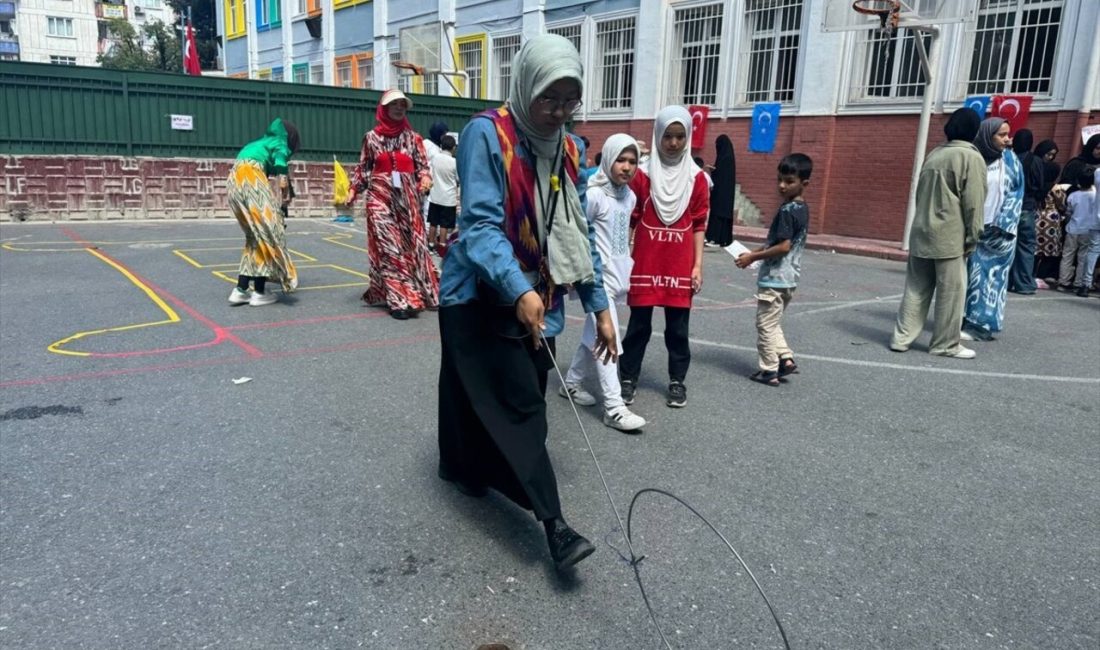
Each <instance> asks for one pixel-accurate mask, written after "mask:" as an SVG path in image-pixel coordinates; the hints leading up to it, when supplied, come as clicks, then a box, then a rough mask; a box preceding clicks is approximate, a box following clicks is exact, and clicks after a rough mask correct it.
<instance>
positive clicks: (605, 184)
mask: <svg viewBox="0 0 1100 650" xmlns="http://www.w3.org/2000/svg"><path fill="white" fill-rule="evenodd" d="M626 149H633V150H634V155H635V156H636V155H638V144H637V143H636V142H635V140H634V136H630V135H627V134H625V133H616V134H615V135H613V136H611V137H610V138H608V139H607V141H606V142H604V143H603V149H602V150H601V151H600V169H599V171H597V172H596V173H595V174H593V175H592V178H590V179H588V187H598V188H600V189H601V190H603V191H604V193H606V194H607V195H608V196H610V197H611V198H613V199H621V198H623V193H624V192H629V191H630V188H629V187H628V186H626V185H616V184H615V183H612V182H611V166H612V165H614V164H615V161H616V160H618V159H619V156H621V155H622V153H623V151H624V150H626Z"/></svg>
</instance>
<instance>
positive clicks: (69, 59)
mask: <svg viewBox="0 0 1100 650" xmlns="http://www.w3.org/2000/svg"><path fill="white" fill-rule="evenodd" d="M50 63H52V64H53V65H76V57H75V56H55V55H53V54H51V55H50Z"/></svg>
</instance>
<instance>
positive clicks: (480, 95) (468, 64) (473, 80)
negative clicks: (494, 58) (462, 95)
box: [458, 39, 485, 99]
mask: <svg viewBox="0 0 1100 650" xmlns="http://www.w3.org/2000/svg"><path fill="white" fill-rule="evenodd" d="M483 45H484V41H483V40H480V39H476V40H470V41H466V42H462V41H461V40H460V41H459V43H458V67H459V68H460V69H462V70H465V71H466V74H467V75H469V81H468V82H467V86H466V96H467V97H469V98H471V99H484V98H485V96H484V85H483V84H484V78H483V75H484V74H485V72H484V69H485V65H484V64H485V61H484V58H485V54H484V51H483V49H482V47H483Z"/></svg>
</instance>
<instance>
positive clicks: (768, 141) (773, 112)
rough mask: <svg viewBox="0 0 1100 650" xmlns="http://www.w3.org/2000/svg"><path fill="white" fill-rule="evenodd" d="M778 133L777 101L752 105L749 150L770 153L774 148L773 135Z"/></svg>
mask: <svg viewBox="0 0 1100 650" xmlns="http://www.w3.org/2000/svg"><path fill="white" fill-rule="evenodd" d="M778 134H779V102H768V103H764V104H757V105H755V106H753V107H752V133H751V134H750V135H749V151H755V152H756V153H771V152H772V151H774V150H775V136H776V135H778Z"/></svg>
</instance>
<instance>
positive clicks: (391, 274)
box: [348, 90, 439, 320]
mask: <svg viewBox="0 0 1100 650" xmlns="http://www.w3.org/2000/svg"><path fill="white" fill-rule="evenodd" d="M411 107H412V102H411V101H409V99H408V98H407V97H405V95H404V93H402V92H401V91H400V90H387V91H386V92H385V93H384V94H383V95H382V99H381V100H380V101H379V102H378V108H377V110H376V111H375V120H376V124H375V127H374V128H373V129H372V130H370V131H367V133H366V135H364V136H363V149H362V152H361V153H360V155H359V164H358V165H357V166H356V167H355V173H354V175H353V177H352V183H351V196H350V197H348V205H351V204H352V203H354V202H355V199H356V197H357V196H358V195H359V194H361V193H363V192H364V191H366V193H367V213H366V220H367V255H368V257H369V259H370V288H369V289H367V291H366V292H365V293H364V294H363V300H364V301H366V302H367V303H368V304H371V305H375V304H382V303H385V305H386V306H387V307H389V310H390V316H393V317H394V318H396V319H398V320H406V319H408V318H409V317H413V316H416V315H417V314H418V313H419V312H420V311H421V310H423V309H427V308H435V307H437V306H438V305H439V276H438V273H437V271H436V269H435V265H434V264H433V263H432V258H431V254H430V253H429V252H428V244H427V238H426V236H425V233H424V219H423V218H422V217H421V215H420V204H421V199H422V198H423V197H424V195H425V194H427V192H428V190H430V189H431V186H432V171H431V167H430V166H429V165H428V157H427V155H426V154H425V152H424V144H423V140H422V139H421V137H420V136H419V135H418V134H417V133H416V132H415V131H413V130H412V126H411V125H410V124H409V120H408V119H407V118H406V116H405V114H406V113H407V112H408V110H409V109H410V108H411Z"/></svg>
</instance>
